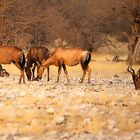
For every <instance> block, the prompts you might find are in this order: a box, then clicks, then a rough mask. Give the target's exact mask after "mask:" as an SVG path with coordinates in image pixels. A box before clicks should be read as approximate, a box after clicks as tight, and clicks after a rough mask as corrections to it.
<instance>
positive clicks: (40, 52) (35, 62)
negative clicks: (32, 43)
mask: <svg viewBox="0 0 140 140" xmlns="http://www.w3.org/2000/svg"><path fill="white" fill-rule="evenodd" d="M49 54H50V52H49V50H48V49H47V48H46V47H43V46H38V47H32V48H30V49H29V51H28V53H27V56H26V61H27V63H26V66H25V72H26V75H27V78H28V80H34V79H35V74H34V72H35V68H36V67H37V69H38V67H39V66H40V64H41V63H42V62H43V61H45V60H46V59H47V58H48V57H49ZM31 69H32V72H31ZM47 72H48V81H49V67H48V68H47Z"/></svg>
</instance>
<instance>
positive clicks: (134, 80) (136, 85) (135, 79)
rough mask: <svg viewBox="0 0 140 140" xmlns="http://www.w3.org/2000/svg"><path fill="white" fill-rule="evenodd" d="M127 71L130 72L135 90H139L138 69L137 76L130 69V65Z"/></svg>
mask: <svg viewBox="0 0 140 140" xmlns="http://www.w3.org/2000/svg"><path fill="white" fill-rule="evenodd" d="M127 71H128V72H130V73H131V75H132V79H133V82H134V85H135V89H136V90H140V69H139V70H138V72H137V74H135V70H134V69H132V65H129V66H128V68H127Z"/></svg>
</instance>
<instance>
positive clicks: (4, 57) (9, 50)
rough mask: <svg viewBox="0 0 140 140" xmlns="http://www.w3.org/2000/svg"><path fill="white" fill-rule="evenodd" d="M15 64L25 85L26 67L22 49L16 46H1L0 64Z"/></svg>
mask: <svg viewBox="0 0 140 140" xmlns="http://www.w3.org/2000/svg"><path fill="white" fill-rule="evenodd" d="M10 63H14V64H15V65H16V66H17V68H18V69H19V70H20V72H21V74H20V79H19V84H20V83H21V80H22V79H23V83H25V78H24V66H25V55H24V53H23V52H22V50H21V49H19V48H17V47H14V46H0V64H10Z"/></svg>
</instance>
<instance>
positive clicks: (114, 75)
mask: <svg viewBox="0 0 140 140" xmlns="http://www.w3.org/2000/svg"><path fill="white" fill-rule="evenodd" d="M92 58H93V59H92V62H91V64H90V67H91V68H92V77H91V78H92V82H91V83H90V84H88V83H87V77H86V80H85V82H84V83H83V84H81V83H79V78H80V77H81V75H82V71H81V68H80V66H76V67H71V68H70V67H69V68H68V72H69V77H70V79H71V82H70V83H67V82H66V77H65V75H64V74H63V72H62V74H61V77H60V83H55V80H56V75H57V68H56V67H54V66H52V67H51V68H50V70H51V80H50V81H49V82H47V81H46V77H45V76H44V78H43V79H42V80H41V81H39V82H37V81H33V82H28V81H27V82H26V84H25V85H24V84H21V85H19V84H18V79H19V76H18V75H17V74H18V69H17V68H16V67H15V66H13V65H5V66H4V67H5V68H6V69H7V71H8V72H10V77H8V78H6V77H5V78H2V77H0V140H49V139H51V140H57V139H65V140H69V139H71V140H96V139H97V140H108V139H109V140H114V139H118V140H138V139H140V91H135V89H134V85H133V82H132V79H131V75H130V74H129V73H128V72H127V71H126V69H127V64H126V63H125V62H123V61H122V62H118V63H113V62H111V61H106V58H107V59H111V58H110V56H99V55H93V57H92ZM135 68H138V67H135Z"/></svg>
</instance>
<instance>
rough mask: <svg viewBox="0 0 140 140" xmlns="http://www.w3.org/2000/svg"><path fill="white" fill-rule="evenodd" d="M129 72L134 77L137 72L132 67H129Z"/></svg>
mask: <svg viewBox="0 0 140 140" xmlns="http://www.w3.org/2000/svg"><path fill="white" fill-rule="evenodd" d="M127 71H128V72H130V73H131V74H132V75H135V70H134V69H133V68H132V65H129V66H128V68H127Z"/></svg>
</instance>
